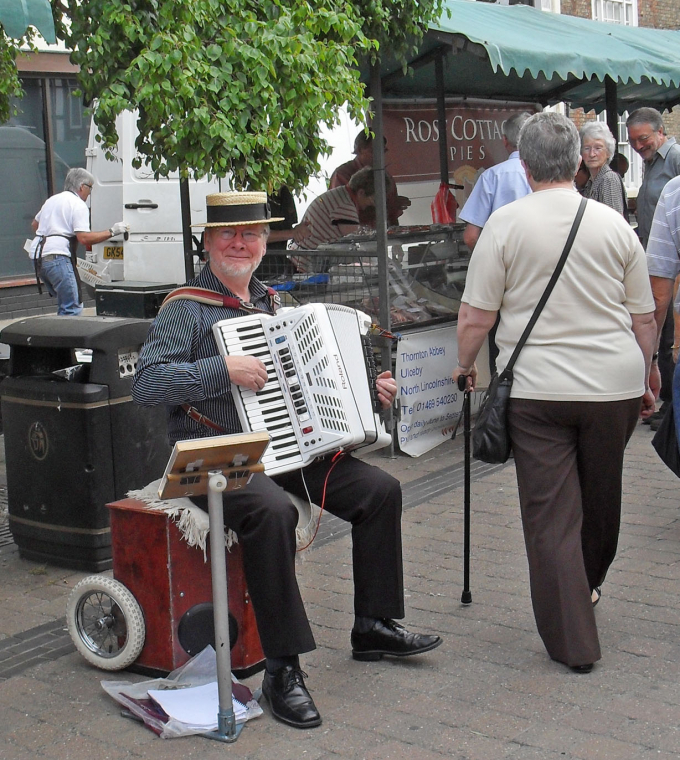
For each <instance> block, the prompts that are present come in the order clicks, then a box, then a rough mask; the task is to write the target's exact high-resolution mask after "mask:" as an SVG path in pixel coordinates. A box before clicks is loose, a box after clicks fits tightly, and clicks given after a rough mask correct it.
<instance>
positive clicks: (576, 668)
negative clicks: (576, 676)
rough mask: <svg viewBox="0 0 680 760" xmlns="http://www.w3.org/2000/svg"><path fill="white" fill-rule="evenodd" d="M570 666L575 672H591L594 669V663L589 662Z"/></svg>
mask: <svg viewBox="0 0 680 760" xmlns="http://www.w3.org/2000/svg"><path fill="white" fill-rule="evenodd" d="M569 667H570V668H571V669H572V670H573V671H574V673H590V671H591V670H592V669H593V663H592V662H589V663H588V664H587V665H570V666H569Z"/></svg>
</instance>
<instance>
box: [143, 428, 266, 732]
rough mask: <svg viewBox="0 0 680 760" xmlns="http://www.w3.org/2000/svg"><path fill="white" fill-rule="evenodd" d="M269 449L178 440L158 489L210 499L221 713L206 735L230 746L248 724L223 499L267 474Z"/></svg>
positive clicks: (225, 440) (222, 439) (243, 439)
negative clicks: (240, 694) (234, 694)
mask: <svg viewBox="0 0 680 760" xmlns="http://www.w3.org/2000/svg"><path fill="white" fill-rule="evenodd" d="M268 445H269V435H268V434H267V433H237V434H236V435H219V436H213V437H210V438H199V439H197V440H195V441H177V443H176V444H175V446H174V448H173V450H172V454H171V455H170V460H169V461H168V465H167V467H166V468H165V474H164V475H163V479H162V480H161V484H160V486H159V487H158V495H159V496H160V498H161V499H176V498H178V497H180V496H205V495H207V496H208V519H209V523H210V572H211V574H212V592H213V610H214V622H215V654H216V658H217V693H218V704H219V709H218V713H217V731H210V732H208V733H206V734H203V735H204V736H206V737H207V738H209V739H216V740H218V741H223V742H230V743H231V742H235V741H236V739H237V738H238V735H239V734H240V733H241V729H242V728H243V723H239V724H237V723H236V718H235V715H234V707H233V704H232V701H231V651H230V642H229V600H228V596H227V560H226V556H225V552H224V517H223V511H222V494H223V492H224V491H231V490H235V489H237V488H245V487H246V485H247V484H248V481H249V480H250V477H251V475H252V474H253V473H254V472H263V471H264V465H263V464H262V463H261V462H260V461H259V460H260V458H261V457H262V454H263V453H264V450H265V449H266V448H267V446H268Z"/></svg>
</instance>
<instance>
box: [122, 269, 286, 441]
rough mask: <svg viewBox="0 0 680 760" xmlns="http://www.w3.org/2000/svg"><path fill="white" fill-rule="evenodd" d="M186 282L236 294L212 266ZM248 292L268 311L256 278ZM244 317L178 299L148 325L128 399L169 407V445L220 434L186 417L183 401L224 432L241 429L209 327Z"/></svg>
mask: <svg viewBox="0 0 680 760" xmlns="http://www.w3.org/2000/svg"><path fill="white" fill-rule="evenodd" d="M187 285H189V286H194V287H198V288H207V289H208V290H216V291H217V292H218V293H223V294H225V295H229V296H233V295H234V294H233V293H231V292H230V291H229V290H228V289H227V288H225V286H224V285H223V284H222V283H221V282H220V281H219V280H218V279H217V277H215V275H214V274H213V273H212V270H211V269H210V266H206V267H204V269H203V271H202V272H201V273H200V274H199V275H198V277H197V278H196V279H194V280H192V281H191V282H188V283H187ZM250 295H251V299H252V301H251V302H252V303H253V305H255V306H257V308H258V309H263V310H266V311H268V312H271V302H270V299H269V295H268V292H267V288H266V287H265V286H264V285H263V284H262V283H261V282H260V281H259V280H256V279H255V278H253V279H252V280H251V281H250ZM242 316H244V312H242V311H239V310H238V309H230V308H227V307H224V306H208V305H206V304H202V303H198V302H197V301H190V300H186V299H182V300H178V301H173V302H172V303H169V304H168V305H167V306H165V307H164V308H163V309H161V311H160V312H159V314H158V316H157V317H156V320H155V321H154V323H153V325H152V326H151V330H150V331H149V335H148V337H147V339H146V341H145V342H144V345H143V346H142V350H141V353H140V356H139V361H138V362H137V371H136V372H135V376H134V378H133V381H132V398H133V399H134V400H135V402H136V403H138V404H141V405H143V406H153V405H156V404H166V405H167V407H168V439H169V441H170V443H171V444H174V443H175V441H179V440H186V439H193V438H205V437H206V436H210V435H219V433H218V432H216V431H215V430H211V429H210V428H208V427H206V426H205V425H203V424H201V423H200V422H196V421H195V420H192V419H191V418H190V417H188V416H187V414H186V412H185V411H184V410H183V409H182V407H181V404H185V403H189V404H191V405H192V406H194V407H195V408H196V409H198V411H199V412H200V413H201V414H204V415H205V416H206V417H208V419H210V420H212V421H213V422H215V423H217V424H218V425H219V426H220V427H222V428H224V429H225V430H226V431H227V432H228V433H240V432H241V423H240V421H239V418H238V412H237V411H236V406H235V404H234V399H233V398H232V395H231V381H230V379H229V372H228V370H227V365H226V362H225V360H224V357H223V356H222V355H221V354H220V352H219V349H218V348H217V342H216V340H215V337H214V335H213V331H212V327H213V325H214V324H215V322H219V321H220V320H222V319H231V318H233V317H242Z"/></svg>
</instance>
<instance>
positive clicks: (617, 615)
mask: <svg viewBox="0 0 680 760" xmlns="http://www.w3.org/2000/svg"><path fill="white" fill-rule="evenodd" d="M650 437H651V436H650V431H649V429H648V428H646V427H642V426H640V427H639V428H638V430H637V431H636V433H635V435H634V438H633V441H632V442H631V445H630V448H629V451H628V456H627V460H626V471H625V479H624V517H623V525H622V530H621V541H620V550H619V554H618V557H617V559H616V561H615V563H614V565H613V567H612V569H611V571H610V574H609V577H608V579H607V582H606V584H605V586H604V588H603V598H602V601H601V602H600V604H599V606H598V607H597V610H596V615H597V620H598V625H599V629H600V637H601V643H602V649H603V654H604V657H603V659H602V661H601V662H600V663H599V664H598V665H597V666H596V668H595V670H594V671H593V672H592V673H591V674H589V675H575V674H573V673H571V672H570V671H569V670H568V669H566V668H565V667H564V666H562V665H559V664H557V663H554V662H551V661H550V660H549V659H548V657H547V655H546V654H545V651H544V649H543V646H542V644H541V641H540V639H539V637H538V634H537V633H536V630H535V625H534V620H533V615H532V611H531V605H530V601H529V597H528V579H527V564H526V559H525V554H524V548H523V541H522V534H521V525H520V520H519V509H518V503H517V492H516V486H515V478H514V469H513V467H512V465H511V464H510V465H509V466H507V467H505V468H503V469H501V470H497V471H495V472H492V473H491V474H487V475H483V476H482V477H480V478H479V479H478V480H476V481H475V482H474V484H473V489H472V490H473V529H472V552H473V557H472V583H471V587H472V594H473V603H472V605H470V606H469V607H463V606H462V605H461V604H460V603H459V600H460V593H461V579H462V558H461V557H462V541H461V531H462V488H460V487H457V488H454V489H453V490H451V491H450V492H448V493H444V494H440V495H438V496H435V497H433V498H430V499H428V501H426V502H424V503H422V504H419V505H418V506H414V507H412V508H410V509H408V510H406V512H405V513H404V520H403V526H404V558H405V575H406V594H407V623H408V624H409V625H412V626H413V627H417V628H420V629H423V630H427V631H435V632H438V633H440V634H441V635H442V636H443V637H444V639H445V643H444V645H443V646H442V647H440V648H439V649H437V650H435V651H434V652H431V653H429V654H428V655H425V656H422V657H421V658H418V659H413V660H408V661H397V662H395V661H387V660H384V661H381V662H378V663H359V662H354V661H353V660H352V659H351V657H350V654H349V647H348V637H349V630H348V629H349V626H350V625H351V621H352V617H351V608H352V604H351V566H350V564H349V552H350V541H349V538H348V537H347V536H342V537H340V538H338V539H336V540H331V541H327V542H326V543H323V544H320V545H318V546H315V547H313V548H312V549H311V550H309V551H308V552H307V554H306V556H305V557H304V559H303V561H301V563H300V568H299V575H300V579H301V585H302V589H303V595H304V597H305V600H306V603H307V607H308V610H309V613H310V617H311V619H312V621H313V624H314V629H315V635H316V638H317V643H318V647H319V648H318V649H317V650H316V651H315V652H313V653H311V654H310V655H307V656H305V658H304V669H305V670H306V671H307V672H308V673H309V685H310V687H311V689H312V691H313V695H314V698H315V699H316V701H317V704H318V706H319V708H320V710H321V712H322V714H323V717H324V722H323V725H322V726H321V727H320V728H318V729H315V730H310V731H304V732H303V731H298V730H295V729H292V728H288V727H285V726H283V725H281V724H278V723H275V722H274V721H273V720H272V719H271V717H270V716H269V714H268V713H267V712H266V707H265V715H264V716H263V717H262V718H259V719H257V720H255V721H253V722H251V723H250V724H249V725H247V726H246V728H245V729H244V731H243V733H242V734H241V737H240V738H239V740H238V742H237V743H236V744H234V745H223V744H219V743H216V742H210V741H208V740H206V739H202V738H198V737H192V738H186V739H180V740H173V741H162V740H160V739H157V738H156V737H155V736H153V735H152V734H151V733H150V732H149V731H147V730H146V729H144V728H143V727H141V726H139V725H137V724H135V723H132V722H130V721H128V720H125V719H124V718H122V717H120V715H119V712H118V709H117V708H116V706H115V705H114V704H113V703H112V702H111V701H110V700H109V699H108V697H107V696H106V695H105V694H104V693H103V692H102V690H101V688H100V685H99V682H100V680H102V679H103V678H106V677H108V676H107V675H106V674H104V673H103V672H101V671H98V670H96V669H94V668H92V667H90V666H89V665H88V664H87V663H85V661H84V660H83V659H82V658H81V657H80V656H79V655H77V654H75V653H74V652H72V651H70V650H69V648H68V643H66V644H64V641H63V639H60V637H62V636H63V628H62V625H63V623H61V622H60V619H61V618H63V616H64V607H65V598H66V596H67V594H68V591H69V589H70V588H71V587H72V586H73V585H74V584H75V583H76V582H77V581H78V580H79V579H80V578H81V577H82V575H83V574H82V573H72V572H70V571H67V570H60V569H58V568H53V567H46V566H42V565H37V564H35V563H31V562H28V561H25V560H22V559H20V558H19V557H18V554H17V552H16V550H15V549H14V548H13V547H11V546H10V547H4V548H2V549H0V673H1V672H2V662H3V660H2V656H3V652H5V653H7V652H8V651H9V650H13V651H14V652H25V651H26V648H27V646H28V645H27V642H28V644H29V645H30V647H29V648H32V649H31V651H32V652H33V655H32V657H33V659H32V660H31V664H30V666H28V667H26V665H24V666H22V667H17V668H16V671H15V672H16V674H15V675H11V671H10V675H9V677H5V679H4V680H2V681H0V758H2V760H23V759H24V758H27V759H28V758H42V757H46V758H58V759H59V760H66V759H68V760H80V758H83V760H85V759H87V760H90V759H91V758H92V757H97V758H98V759H99V760H106V759H107V758H108V759H110V760H119V758H120V759H122V758H149V759H150V760H162V759H163V758H177V757H180V758H185V757H200V758H202V760H203V759H204V760H211V759H212V758H218V757H228V756H233V757H241V758H248V759H249V760H270V759H274V760H286V759H288V758H290V759H291V760H292V759H293V758H294V759H295V760H303V759H304V760H331V758H333V759H340V758H343V759H345V758H346V759H347V760H350V759H351V760H355V759H356V760H358V759H359V758H366V759H367V760H412V759H415V760H435V759H441V758H453V759H454V760H463V759H465V760H497V759H499V758H510V759H511V760H570V759H572V758H573V759H578V760H652V758H654V760H671V759H673V760H675V759H676V758H678V756H680V729H679V727H678V726H679V724H680V678H679V677H678V676H679V671H680V616H679V613H678V609H679V604H678V601H679V599H678V596H679V588H680V586H679V584H678V579H679V577H680V521H679V520H678V503H679V501H680V496H679V490H680V484H679V483H678V481H677V479H676V478H675V476H673V475H672V474H671V473H670V472H668V471H667V470H665V468H664V466H663V465H662V464H661V463H660V461H659V460H658V459H657V458H656V455H655V453H654V452H653V450H652V449H651V447H650V446H649V440H650ZM372 457H373V458H374V459H376V460H377V461H378V462H379V463H380V464H381V465H382V466H384V467H385V468H386V469H388V470H390V471H392V472H393V473H394V474H395V475H396V476H397V477H399V478H400V479H401V480H402V482H404V483H407V482H414V483H420V482H421V481H419V480H418V479H419V478H422V476H423V475H425V474H427V473H428V472H430V473H433V474H434V473H439V472H441V471H442V470H443V469H445V468H447V467H450V466H451V465H452V464H454V463H457V462H459V461H460V458H461V454H460V447H459V445H458V444H457V443H454V444H448V443H447V444H444V445H443V446H441V447H439V449H437V450H436V451H435V452H433V453H432V454H431V455H426V456H425V457H423V458H421V459H416V460H413V459H408V458H405V457H402V456H399V457H398V458H397V459H394V460H385V459H382V458H378V457H377V456H376V455H372ZM38 626H41V628H38ZM34 629H35V630H34ZM27 631H28V632H29V633H28V634H26V632H27ZM22 636H24V639H22V638H21V637H22ZM26 636H28V638H26ZM60 642H61V643H60ZM50 647H51V648H50ZM64 651H70V653H67V654H64V653H63V652H64ZM10 654H11V652H10ZM6 659H7V658H5V660H6ZM5 674H7V671H5ZM118 677H120V678H121V679H134V680H137V679H139V678H140V677H139V676H133V675H128V674H118V675H116V676H114V678H118ZM259 682H260V678H259V677H258V676H255V677H253V678H251V679H249V680H248V681H246V683H248V684H249V685H250V686H251V687H252V688H255V687H256V686H258V685H259Z"/></svg>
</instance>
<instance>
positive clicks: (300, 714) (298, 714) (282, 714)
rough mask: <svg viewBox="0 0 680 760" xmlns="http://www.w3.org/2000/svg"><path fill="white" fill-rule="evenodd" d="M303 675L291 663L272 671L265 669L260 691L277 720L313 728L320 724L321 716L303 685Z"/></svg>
mask: <svg viewBox="0 0 680 760" xmlns="http://www.w3.org/2000/svg"><path fill="white" fill-rule="evenodd" d="M303 675H304V674H303V672H302V671H301V670H300V669H299V668H295V667H293V666H292V665H286V666H285V667H283V668H279V669H278V670H277V671H276V672H274V673H269V672H267V671H265V674H264V680H263V681H262V693H263V694H264V696H265V697H266V698H267V701H268V702H269V707H270V708H271V711H272V715H273V716H274V717H275V718H276V719H277V720H280V721H282V722H283V723H287V724H288V725H289V726H295V728H314V726H320V725H321V716H320V715H319V711H318V710H317V709H316V705H315V704H314V700H313V699H312V698H311V697H310V696H309V692H308V691H307V688H306V687H305V682H304V679H303Z"/></svg>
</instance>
